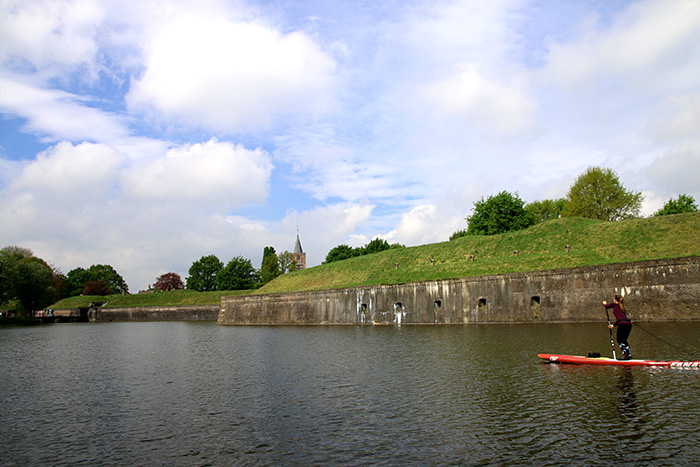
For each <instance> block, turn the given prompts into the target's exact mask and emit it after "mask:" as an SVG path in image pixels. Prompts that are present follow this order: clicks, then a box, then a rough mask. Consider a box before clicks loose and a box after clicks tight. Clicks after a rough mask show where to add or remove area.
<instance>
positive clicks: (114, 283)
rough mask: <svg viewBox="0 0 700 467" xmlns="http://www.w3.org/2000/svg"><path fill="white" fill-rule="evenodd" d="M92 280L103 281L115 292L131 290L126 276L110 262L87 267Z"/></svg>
mask: <svg viewBox="0 0 700 467" xmlns="http://www.w3.org/2000/svg"><path fill="white" fill-rule="evenodd" d="M87 273H88V275H89V276H90V280H92V281H102V282H103V283H104V285H105V286H107V288H109V290H110V291H111V293H113V294H121V293H127V292H129V286H128V285H126V282H125V281H124V278H123V277H122V276H121V275H120V274H119V273H118V272H117V271H116V270H115V269H114V268H113V267H112V266H110V265H109V264H93V265H92V266H90V267H89V268H88V269H87Z"/></svg>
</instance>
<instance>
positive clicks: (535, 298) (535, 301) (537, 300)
mask: <svg viewBox="0 0 700 467" xmlns="http://www.w3.org/2000/svg"><path fill="white" fill-rule="evenodd" d="M539 304H540V297H539V295H535V296H533V297H531V298H530V306H537V305H539Z"/></svg>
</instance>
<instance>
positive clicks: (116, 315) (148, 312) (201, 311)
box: [88, 305, 220, 322]
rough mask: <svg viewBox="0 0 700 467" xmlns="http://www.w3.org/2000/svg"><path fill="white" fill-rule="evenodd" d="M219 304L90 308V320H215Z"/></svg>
mask: <svg viewBox="0 0 700 467" xmlns="http://www.w3.org/2000/svg"><path fill="white" fill-rule="evenodd" d="M219 308H220V307H219V306H218V305H214V306H186V307H185V306H183V307H178V306H169V307H166V306H163V307H143V308H101V307H94V308H90V310H89V313H88V316H89V319H90V321H96V322H105V321H107V322H109V321H216V320H217V318H218V315H219Z"/></svg>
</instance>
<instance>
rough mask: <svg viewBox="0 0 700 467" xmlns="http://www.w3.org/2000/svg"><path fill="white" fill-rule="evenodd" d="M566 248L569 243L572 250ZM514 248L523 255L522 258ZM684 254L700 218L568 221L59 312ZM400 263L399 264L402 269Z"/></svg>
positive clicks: (66, 303) (208, 301)
mask: <svg viewBox="0 0 700 467" xmlns="http://www.w3.org/2000/svg"><path fill="white" fill-rule="evenodd" d="M564 245H571V251H570V252H569V253H567V252H566V250H565V249H564ZM514 250H519V252H520V254H519V256H518V257H515V255H514V254H513V251H514ZM469 255H476V261H473V262H472V261H469V259H468V258H469ZM684 256H700V213H692V214H681V215H675V216H662V217H655V218H649V219H633V220H629V221H622V222H601V221H596V220H591V219H581V218H564V219H557V220H553V221H549V222H545V223H542V224H538V225H536V226H533V227H530V228H529V229H526V230H522V231H519V232H513V233H507V234H502V235H494V236H487V237H486V236H484V237H481V236H475V237H462V238H460V239H457V240H454V241H451V242H442V243H433V244H429V245H422V246H417V247H410V248H399V249H392V250H387V251H383V252H381V253H376V254H373V255H367V256H361V257H358V258H352V259H348V260H345V261H338V262H334V263H330V264H323V265H320V266H316V267H313V268H309V269H306V270H303V271H296V272H293V273H289V274H285V275H283V276H280V277H278V278H277V279H275V280H274V281H272V282H270V283H269V284H267V285H265V286H264V287H262V288H260V289H258V290H256V291H253V292H250V291H235V292H204V293H200V292H192V291H176V292H168V293H159V294H149V295H128V296H124V297H122V296H109V297H73V298H71V299H67V300H62V301H61V302H59V303H57V304H55V305H54V306H53V308H58V309H60V308H75V307H77V306H86V305H87V304H89V303H90V302H91V301H103V300H108V301H109V306H116V307H120V306H165V305H216V304H219V303H220V298H221V296H222V295H237V294H246V293H277V292H292V291H298V290H317V289H330V288H341V287H352V286H364V285H377V284H399V283H404V282H412V281H421V280H439V279H451V278H457V277H468V276H478V275H484V274H500V273H508V272H521V271H535V270H545V269H558V268H569V267H578V266H592V265H596V264H608V263H618V262H630V261H642V260H649V259H661V258H674V257H684ZM431 259H434V260H435V266H431V264H430V260H431ZM394 263H399V269H398V270H397V269H395V267H394Z"/></svg>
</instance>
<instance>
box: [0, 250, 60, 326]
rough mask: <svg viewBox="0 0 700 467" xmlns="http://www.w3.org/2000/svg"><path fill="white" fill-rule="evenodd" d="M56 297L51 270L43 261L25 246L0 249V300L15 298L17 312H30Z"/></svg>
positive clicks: (49, 302)
mask: <svg viewBox="0 0 700 467" xmlns="http://www.w3.org/2000/svg"><path fill="white" fill-rule="evenodd" d="M57 298H58V295H57V291H56V287H55V286H54V271H53V270H52V269H51V267H50V266H49V265H48V264H47V263H46V262H45V261H44V260H42V259H40V258H37V257H35V256H34V255H33V253H32V251H31V250H29V249H27V248H22V247H15V246H11V247H5V248H3V249H2V250H0V303H6V302H10V301H13V300H16V301H17V302H16V307H17V311H18V312H19V313H21V314H31V313H32V312H34V311H36V310H39V309H41V308H44V307H45V306H47V305H50V304H51V303H53V302H54V301H56V299H57Z"/></svg>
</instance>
